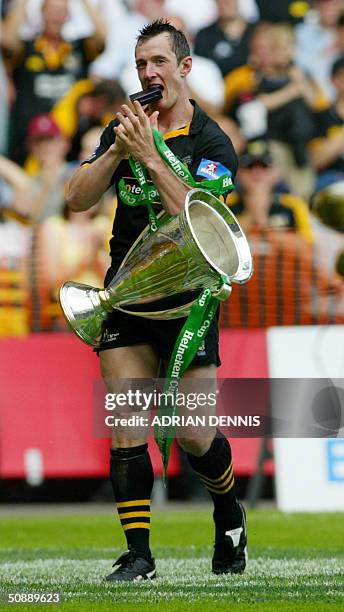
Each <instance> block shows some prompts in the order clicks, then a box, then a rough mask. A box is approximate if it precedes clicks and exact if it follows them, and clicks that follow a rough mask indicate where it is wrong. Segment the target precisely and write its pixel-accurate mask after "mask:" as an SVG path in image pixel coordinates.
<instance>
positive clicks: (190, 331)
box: [119, 129, 234, 479]
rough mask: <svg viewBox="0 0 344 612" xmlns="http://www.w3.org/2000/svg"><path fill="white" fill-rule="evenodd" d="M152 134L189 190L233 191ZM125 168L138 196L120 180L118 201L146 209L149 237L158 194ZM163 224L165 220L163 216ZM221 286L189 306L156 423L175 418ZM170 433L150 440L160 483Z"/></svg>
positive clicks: (142, 173) (169, 429) (137, 166)
mask: <svg viewBox="0 0 344 612" xmlns="http://www.w3.org/2000/svg"><path fill="white" fill-rule="evenodd" d="M152 133H153V138H154V143H155V146H156V148H157V150H158V152H159V154H160V156H161V158H162V159H163V161H164V162H165V164H166V165H167V166H168V167H169V168H170V170H172V172H173V173H174V174H175V175H176V176H177V177H178V178H179V179H180V180H181V181H182V182H183V183H185V184H186V185H188V186H189V187H190V188H191V189H194V188H197V187H201V188H202V189H206V190H207V191H210V192H211V193H213V194H214V195H216V196H220V195H223V194H225V193H228V191H231V190H232V189H234V185H233V181H232V177H231V175H230V173H226V174H223V175H222V176H221V177H219V178H217V179H213V180H206V181H201V182H199V183H198V182H196V181H195V179H194V177H193V176H192V174H191V172H190V170H189V169H188V168H187V166H186V165H185V164H183V162H182V161H180V159H179V158H178V157H177V156H176V155H175V154H174V153H173V152H172V151H171V149H169V147H168V146H167V145H166V143H165V141H164V138H163V135H162V134H161V133H160V132H159V131H158V130H155V129H152ZM129 164H130V167H131V170H132V172H133V174H134V176H135V178H136V180H137V182H138V184H139V186H140V188H141V192H140V193H139V194H136V193H130V192H129V191H128V190H127V189H126V187H125V182H124V179H121V180H120V182H119V197H120V199H121V200H122V202H124V204H127V205H128V206H142V205H145V206H147V210H148V215H149V230H150V233H153V232H155V231H156V230H157V229H158V227H159V220H158V219H157V216H156V214H155V212H154V209H153V204H154V203H158V202H161V197H160V193H159V191H158V189H157V187H156V186H155V185H154V184H152V183H149V182H148V175H147V170H146V169H145V168H144V166H143V165H142V164H141V162H140V161H139V160H137V159H134V158H133V157H132V156H131V155H129ZM164 220H166V216H165V218H164ZM219 276H220V275H219ZM224 283H226V284H230V283H229V280H228V278H227V277H226V276H225V275H221V276H220V278H219V285H218V287H214V288H213V289H209V288H206V289H204V290H203V291H202V293H201V294H200V296H199V297H198V299H197V300H196V301H195V302H194V304H193V305H192V308H191V311H190V314H189V316H188V318H187V319H186V321H185V323H184V326H183V328H182V330H181V332H180V334H179V336H178V338H177V341H176V343H175V346H174V349H173V351H172V356H171V359H170V361H169V364H168V368H167V374H166V379H165V384H164V394H165V395H164V397H165V398H166V400H165V402H164V403H163V404H162V405H161V406H160V407H159V411H158V417H159V421H160V420H161V418H162V417H163V416H170V417H173V416H174V415H175V408H176V406H175V398H176V396H177V393H178V389H179V381H180V379H181V378H182V377H183V375H184V373H185V371H186V370H187V368H188V367H189V365H190V363H191V362H192V360H193V358H194V357H195V355H196V353H197V351H198V349H199V347H200V345H201V343H202V342H203V340H204V338H205V336H206V334H207V332H208V329H209V326H210V323H211V321H212V319H213V318H214V316H215V313H216V310H217V308H218V305H219V302H220V299H219V298H217V297H215V296H213V295H212V292H213V291H214V292H216V289H218V288H219V287H220V286H222V285H223V284H224ZM174 430H175V426H174V425H173V423H172V424H171V425H168V426H166V427H164V426H163V425H158V426H156V427H155V429H154V437H155V440H156V442H157V444H158V447H159V449H160V453H161V456H162V461H163V466H164V479H165V477H166V471H167V466H168V461H169V457H170V451H171V444H172V441H173V438H174Z"/></svg>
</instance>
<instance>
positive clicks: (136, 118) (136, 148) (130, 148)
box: [114, 100, 159, 164]
mask: <svg viewBox="0 0 344 612" xmlns="http://www.w3.org/2000/svg"><path fill="white" fill-rule="evenodd" d="M133 110H134V112H133ZM133 110H132V109H131V108H130V107H129V106H128V105H127V104H124V105H123V106H121V111H120V112H118V113H117V114H116V116H117V119H118V121H119V123H120V124H119V126H118V127H115V128H114V131H115V133H116V139H118V140H119V141H120V142H121V144H122V146H123V147H125V149H126V151H127V152H128V153H130V155H132V157H134V158H135V159H138V160H139V161H140V162H141V163H143V164H145V163H147V162H148V160H150V159H151V158H154V157H157V156H159V154H158V152H157V149H156V146H155V143H154V139H153V135H152V128H153V127H154V128H156V129H157V128H158V116H159V112H158V111H155V112H154V113H152V115H151V116H150V117H148V116H147V115H146V114H145V112H144V110H143V108H142V106H141V104H140V103H139V102H137V101H136V100H135V102H134V103H133Z"/></svg>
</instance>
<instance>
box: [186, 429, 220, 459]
mask: <svg viewBox="0 0 344 612" xmlns="http://www.w3.org/2000/svg"><path fill="white" fill-rule="evenodd" d="M177 441H178V444H179V446H180V447H181V448H182V449H183V450H184V451H185V452H186V453H189V454H191V455H195V456H196V457H202V455H204V454H205V453H206V452H207V450H209V448H210V446H211V443H212V441H213V437H190V438H186V437H185V434H184V436H177Z"/></svg>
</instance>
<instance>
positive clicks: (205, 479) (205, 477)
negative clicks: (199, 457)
mask: <svg viewBox="0 0 344 612" xmlns="http://www.w3.org/2000/svg"><path fill="white" fill-rule="evenodd" d="M232 470H233V464H232V462H231V463H230V465H229V466H228V468H227V469H226V470H225V471H224V472H223V474H222V476H220V477H219V478H208V476H203V474H201V473H200V472H195V473H196V474H197V476H199V477H200V478H202V480H203V482H205V481H207V482H209V484H212V485H216V484H217V483H220V481H221V480H223V479H224V478H225V477H226V476H227V474H228V473H229V472H230V471H232Z"/></svg>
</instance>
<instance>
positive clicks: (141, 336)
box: [95, 267, 221, 366]
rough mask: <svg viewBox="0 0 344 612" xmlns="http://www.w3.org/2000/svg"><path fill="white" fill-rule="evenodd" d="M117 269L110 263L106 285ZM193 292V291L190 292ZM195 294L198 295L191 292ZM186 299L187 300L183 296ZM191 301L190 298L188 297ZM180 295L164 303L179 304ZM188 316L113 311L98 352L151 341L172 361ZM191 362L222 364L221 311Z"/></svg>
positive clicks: (164, 357)
mask: <svg viewBox="0 0 344 612" xmlns="http://www.w3.org/2000/svg"><path fill="white" fill-rule="evenodd" d="M115 274H116V272H115V270H114V269H113V268H112V267H110V268H109V269H108V271H107V273H106V276H105V282H104V286H105V287H107V286H108V285H109V283H110V282H111V280H112V278H113V277H114V276H115ZM191 295H192V294H190V296H191ZM192 297H195V296H194V295H192ZM184 301H185V300H184ZM187 301H188V300H187ZM177 303H178V299H177V300H176V299H174V298H169V299H167V300H165V306H169V307H172V306H176V305H177ZM185 321H186V319H185V318H181V319H171V320H159V321H153V320H152V319H146V318H144V317H138V316H134V315H131V314H127V313H125V312H121V311H120V310H114V311H113V312H111V313H110V314H109V315H108V316H107V319H106V321H105V323H104V324H103V336H102V340H101V343H100V346H99V348H97V349H95V351H96V353H97V354H98V355H99V353H100V352H101V351H106V350H108V349H113V348H117V347H120V346H135V345H138V344H149V345H151V346H152V347H153V348H154V349H155V351H156V353H157V355H158V357H159V359H162V360H164V361H169V360H170V357H171V355H172V351H173V349H174V345H175V342H176V340H177V338H178V335H179V332H180V331H181V329H182V327H183V325H184V323H185ZM191 365H192V366H208V365H216V366H220V365H221V360H220V356H219V326H218V312H217V316H215V317H214V319H213V321H212V322H211V324H210V327H209V329H208V332H207V335H206V337H205V339H204V341H203V343H202V344H201V346H200V347H199V349H198V351H197V353H196V355H195V357H194V359H193V360H192V362H191Z"/></svg>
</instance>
